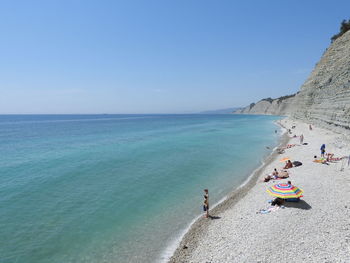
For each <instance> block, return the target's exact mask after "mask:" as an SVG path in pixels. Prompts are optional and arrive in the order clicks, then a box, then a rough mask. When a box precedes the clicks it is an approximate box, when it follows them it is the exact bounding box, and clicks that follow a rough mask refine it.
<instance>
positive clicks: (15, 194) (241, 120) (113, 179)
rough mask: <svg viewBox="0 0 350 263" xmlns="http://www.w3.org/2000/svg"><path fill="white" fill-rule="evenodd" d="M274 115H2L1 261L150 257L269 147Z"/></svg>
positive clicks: (30, 262) (226, 190) (273, 142)
mask: <svg viewBox="0 0 350 263" xmlns="http://www.w3.org/2000/svg"><path fill="white" fill-rule="evenodd" d="M276 119H278V117H271V116H240V115H26V116H19V115H18V116H16V115H7V116H0V152H1V158H0V262H11V263H14V262H26V263H41V262H50V263H55V262H57V263H58V262H59V263H61V262H65V263H66V262H67V263H68V262H74V263H78V262H94V263H96V262H155V261H157V260H160V259H162V258H163V259H164V257H165V255H164V251H165V250H166V249H167V248H169V246H171V245H172V244H174V241H175V240H176V239H177V238H178V237H179V235H180V233H181V232H182V231H183V230H184V229H185V228H186V227H187V226H188V225H189V224H190V222H191V221H192V220H193V219H194V218H196V217H197V216H198V215H200V214H201V213H202V211H201V209H202V191H203V189H204V188H209V190H210V201H211V204H213V203H215V202H218V201H219V200H221V199H222V198H223V197H224V196H225V195H227V194H228V193H229V192H230V191H232V190H233V189H234V188H235V187H237V186H238V185H240V184H241V183H242V182H244V181H245V180H246V178H247V177H248V176H249V174H250V173H251V172H252V171H253V170H254V169H255V168H257V167H258V166H259V164H260V162H261V158H262V156H264V155H267V154H268V153H269V152H270V150H268V149H266V146H270V147H273V146H276V144H277V139H278V135H277V134H275V132H274V131H275V130H276V129H277V127H276V126H275V125H274V124H273V121H274V120H276Z"/></svg>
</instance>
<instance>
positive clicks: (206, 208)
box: [203, 189, 209, 218]
mask: <svg viewBox="0 0 350 263" xmlns="http://www.w3.org/2000/svg"><path fill="white" fill-rule="evenodd" d="M203 211H204V213H205V217H206V218H208V217H209V191H208V189H204V202H203Z"/></svg>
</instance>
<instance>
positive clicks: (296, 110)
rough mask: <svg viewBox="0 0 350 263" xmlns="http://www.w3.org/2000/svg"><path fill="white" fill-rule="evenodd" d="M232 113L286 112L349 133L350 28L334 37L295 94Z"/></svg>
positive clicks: (281, 113) (273, 113)
mask: <svg viewBox="0 0 350 263" xmlns="http://www.w3.org/2000/svg"><path fill="white" fill-rule="evenodd" d="M234 113H236V114H271V115H287V116H290V117H292V118H295V119H300V120H303V121H306V122H308V123H313V124H316V125H318V126H321V127H324V128H328V129H331V130H335V131H338V132H343V133H344V132H345V133H350V31H348V32H346V33H345V34H343V35H342V36H341V37H339V38H337V39H336V40H334V42H333V43H332V44H331V45H330V47H329V48H328V49H327V50H326V52H325V53H324V54H323V56H322V57H321V60H320V61H319V62H318V63H317V64H316V67H315V68H314V70H313V71H312V73H311V74H310V76H309V77H308V79H307V80H306V81H305V83H304V84H303V85H302V86H301V88H300V91H299V92H298V93H297V94H296V95H295V96H292V97H288V96H286V97H285V98H284V97H282V99H281V98H278V99H274V100H272V99H264V100H261V101H259V102H257V103H256V104H251V105H250V106H248V107H245V108H243V109H242V110H240V111H236V112H234Z"/></svg>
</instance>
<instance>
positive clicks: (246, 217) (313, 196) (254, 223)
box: [169, 118, 350, 263]
mask: <svg viewBox="0 0 350 263" xmlns="http://www.w3.org/2000/svg"><path fill="white" fill-rule="evenodd" d="M280 124H281V126H282V127H284V128H286V129H291V127H292V126H295V128H293V129H291V134H289V133H287V132H285V134H284V135H283V136H282V138H281V146H285V145H287V144H292V145H295V146H293V147H291V148H288V149H285V152H284V153H282V154H279V153H277V152H276V151H274V152H273V153H272V154H271V156H269V157H268V158H267V160H265V164H264V165H263V166H262V167H261V168H260V169H258V170H257V171H256V172H255V173H254V174H253V175H252V176H251V177H250V179H249V181H247V183H246V184H244V185H243V186H241V187H240V188H239V189H237V190H235V191H234V192H233V193H232V194H231V195H230V196H229V197H228V198H227V199H226V200H225V201H224V202H222V203H220V204H219V205H218V206H216V207H215V208H214V209H212V210H211V212H210V214H211V216H212V217H211V218H210V219H205V218H201V219H199V220H197V221H196V222H195V223H194V224H193V225H192V227H191V229H190V230H189V231H188V232H187V234H186V235H185V236H184V237H183V239H182V241H181V243H180V244H179V246H178V248H177V250H176V251H175V253H174V254H173V256H172V257H171V258H170V259H169V262H172V263H175V262H212V263H214V262H287V261H288V262H350V220H349V218H350V191H349V187H350V167H349V165H348V159H347V158H343V159H342V160H339V161H332V162H329V163H328V164H322V163H316V162H313V160H314V156H315V155H317V156H318V157H319V156H320V146H321V145H322V144H326V153H334V157H344V156H347V157H348V156H349V154H350V142H349V140H348V138H347V137H346V136H344V135H342V134H339V133H335V132H332V131H330V130H324V129H321V128H318V127H313V129H312V130H309V125H308V124H306V123H302V122H298V121H294V120H291V119H288V118H287V119H283V120H281V121H280ZM301 134H303V135H304V143H307V145H301V144H300V142H299V136H300V135H301ZM294 136H296V137H294ZM286 157H288V158H290V159H291V160H292V161H300V162H302V165H301V166H298V167H293V168H291V169H289V174H290V176H289V178H287V179H282V180H271V181H269V182H267V183H265V182H263V179H264V177H265V176H266V175H268V174H271V173H272V171H273V169H274V168H277V169H281V168H283V165H284V163H283V162H281V161H280V160H281V159H283V158H286ZM287 181H291V182H292V184H293V185H295V186H297V187H299V188H301V189H302V190H303V191H304V193H303V197H302V198H301V201H299V202H297V203H294V202H293V203H292V202H288V203H285V204H284V205H283V206H282V207H276V209H273V210H270V212H268V213H261V212H260V211H261V210H267V209H268V208H269V207H270V204H269V201H271V200H272V199H273V197H272V196H270V195H269V194H268V193H267V192H266V190H267V189H268V187H270V186H272V185H274V184H277V183H287ZM211 194H212V195H213V194H215V193H211Z"/></svg>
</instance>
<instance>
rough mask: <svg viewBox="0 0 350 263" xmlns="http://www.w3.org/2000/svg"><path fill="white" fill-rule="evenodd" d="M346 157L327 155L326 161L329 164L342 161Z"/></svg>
mask: <svg viewBox="0 0 350 263" xmlns="http://www.w3.org/2000/svg"><path fill="white" fill-rule="evenodd" d="M343 158H344V157H334V153H327V154H326V161H327V162H336V161H341V160H342V159H343Z"/></svg>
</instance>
